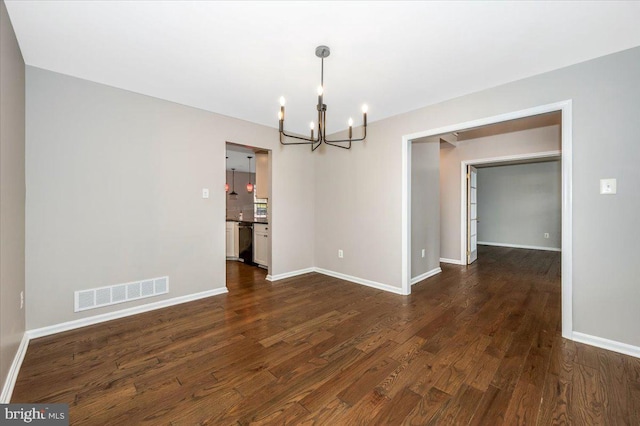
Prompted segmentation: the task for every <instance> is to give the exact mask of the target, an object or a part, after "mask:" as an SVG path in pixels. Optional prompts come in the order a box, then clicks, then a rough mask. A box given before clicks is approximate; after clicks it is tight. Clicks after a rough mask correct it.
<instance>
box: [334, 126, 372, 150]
mask: <svg viewBox="0 0 640 426" xmlns="http://www.w3.org/2000/svg"><path fill="white" fill-rule="evenodd" d="M363 132H364V133H363V135H362V137H361V138H359V139H339V140H333V141H332V140H329V139H325V140H324V142H325V143H327V144H331V143H336V142H360V141H363V140H365V139H366V138H367V127H366V126H365V127H363ZM336 146H337V145H336Z"/></svg>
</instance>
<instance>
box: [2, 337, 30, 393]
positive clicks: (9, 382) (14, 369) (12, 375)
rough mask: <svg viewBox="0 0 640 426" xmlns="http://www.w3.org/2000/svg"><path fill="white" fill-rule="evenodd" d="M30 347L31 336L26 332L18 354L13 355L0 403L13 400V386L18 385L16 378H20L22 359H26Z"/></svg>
mask: <svg viewBox="0 0 640 426" xmlns="http://www.w3.org/2000/svg"><path fill="white" fill-rule="evenodd" d="M28 347H29V336H28V335H27V333H24V334H23V335H22V341H20V346H18V350H17V352H16V355H15V356H14V357H13V362H12V363H11V367H9V372H8V373H7V379H6V380H5V381H4V386H2V393H0V404H8V403H9V402H11V395H12V394H13V388H14V387H15V385H16V380H18V373H19V372H20V367H21V366H22V361H24V356H25V355H26V354H27V348H28Z"/></svg>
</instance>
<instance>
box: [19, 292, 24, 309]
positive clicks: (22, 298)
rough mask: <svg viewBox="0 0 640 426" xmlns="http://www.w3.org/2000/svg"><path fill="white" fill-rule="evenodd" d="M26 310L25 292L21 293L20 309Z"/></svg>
mask: <svg viewBox="0 0 640 426" xmlns="http://www.w3.org/2000/svg"><path fill="white" fill-rule="evenodd" d="M22 308H24V291H21V292H20V309H22Z"/></svg>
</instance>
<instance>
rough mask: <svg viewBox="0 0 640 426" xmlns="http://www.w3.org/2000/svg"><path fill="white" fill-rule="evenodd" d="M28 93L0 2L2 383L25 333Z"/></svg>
mask: <svg viewBox="0 0 640 426" xmlns="http://www.w3.org/2000/svg"><path fill="white" fill-rule="evenodd" d="M24 91H25V82H24V61H23V60H22V54H21V53H20V48H19V47H18V43H17V41H16V36H15V34H14V32H13V27H12V26H11V22H10V21H9V16H8V15H7V9H6V8H5V4H4V1H0V387H1V386H2V385H3V384H4V382H5V380H6V378H7V373H8V371H9V368H10V366H11V363H12V362H13V359H14V357H15V354H16V351H17V349H18V346H19V344H20V341H21V340H22V336H23V335H24V331H25V310H24V309H20V292H22V291H24V290H25V279H24V229H25V225H24V204H25V170H24V169H25V159H24V150H25V135H24V132H25V123H24V121H25V112H24V111H25V95H24ZM0 389H1V388H0Z"/></svg>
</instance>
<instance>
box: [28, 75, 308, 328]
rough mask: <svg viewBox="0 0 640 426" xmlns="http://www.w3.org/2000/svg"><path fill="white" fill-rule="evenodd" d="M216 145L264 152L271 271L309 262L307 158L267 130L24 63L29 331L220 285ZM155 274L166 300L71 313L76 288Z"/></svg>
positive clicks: (221, 158)
mask: <svg viewBox="0 0 640 426" xmlns="http://www.w3.org/2000/svg"><path fill="white" fill-rule="evenodd" d="M226 142H234V143H239V144H243V145H251V146H256V147H259V148H264V149H271V150H272V158H273V159H272V162H273V166H274V167H273V174H272V182H273V185H272V191H271V192H272V194H271V195H272V196H271V198H270V202H271V205H272V207H273V208H272V217H271V223H272V224H271V231H272V235H271V245H272V262H271V271H270V272H271V273H272V274H280V273H285V272H289V271H294V270H299V269H304V268H309V267H311V266H313V249H312V247H313V229H311V228H310V227H309V226H308V225H307V221H308V219H306V220H305V215H307V217H308V215H309V214H313V196H312V195H311V194H309V192H308V190H306V191H305V188H304V182H302V181H301V180H300V179H299V176H301V174H302V173H307V176H309V172H308V170H310V169H312V158H313V157H312V156H311V153H310V152H308V151H306V150H298V149H288V150H285V149H281V148H280V146H279V142H278V136H277V130H274V129H270V128H267V127H264V126H259V125H256V124H252V123H249V122H246V121H242V120H237V119H231V118H228V117H223V116H220V115H217V114H213V113H210V112H206V111H203V110H198V109H195V108H190V107H185V106H182V105H178V104H175V103H171V102H167V101H163V100H159V99H156V98H151V97H148V96H143V95H138V94H135V93H132V92H128V91H125V90H120V89H116V88H113V87H109V86H105V85H101V84H97V83H93V82H89V81H86V80H81V79H77V78H74V77H70V76H65V75H62V74H57V73H54V72H50V71H45V70H42V69H38V68H33V67H27V148H26V164H27V169H26V181H27V200H26V257H27V261H26V286H27V328H28V329H33V328H39V327H44V326H49V325H54V324H58V323H61V322H65V321H70V320H75V319H80V318H83V317H87V316H93V315H97V314H101V313H105V312H110V311H115V310H120V309H123V308H127V307H131V306H137V305H142V304H145V303H149V302H153V301H156V300H162V299H165V298H173V297H177V296H184V295H190V294H194V293H198V292H202V291H207V290H212V289H217V288H223V287H224V286H225V224H224V223H225V216H226V213H225V199H226V193H225V191H224V183H225V177H226V176H225V169H226V167H225V151H226V146H225V145H226ZM311 178H313V174H311ZM236 186H237V185H236ZM202 188H209V190H210V198H209V199H203V198H201V190H202ZM236 189H238V188H236ZM240 189H242V188H240ZM310 212H311V213H310ZM305 225H307V226H305ZM291 229H295V232H293V233H292V232H291ZM163 275H168V276H169V278H170V290H171V291H170V293H169V294H168V295H166V296H159V297H156V298H153V299H146V300H140V301H135V302H128V303H123V304H119V305H113V306H111V307H105V308H99V309H94V310H89V311H84V312H81V313H74V312H73V292H74V291H75V290H82V289H87V288H94V287H99V286H104V285H111V284H117V283H124V282H129V281H134V280H140V279H144V278H152V277H157V276H163Z"/></svg>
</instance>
